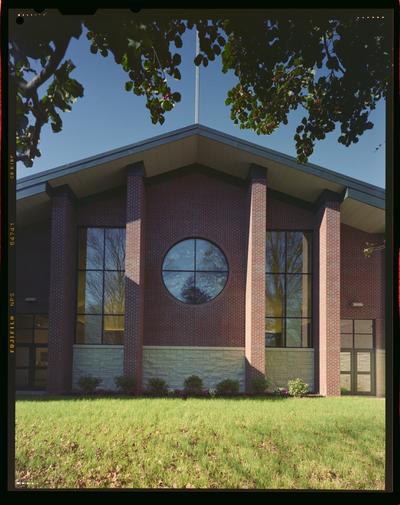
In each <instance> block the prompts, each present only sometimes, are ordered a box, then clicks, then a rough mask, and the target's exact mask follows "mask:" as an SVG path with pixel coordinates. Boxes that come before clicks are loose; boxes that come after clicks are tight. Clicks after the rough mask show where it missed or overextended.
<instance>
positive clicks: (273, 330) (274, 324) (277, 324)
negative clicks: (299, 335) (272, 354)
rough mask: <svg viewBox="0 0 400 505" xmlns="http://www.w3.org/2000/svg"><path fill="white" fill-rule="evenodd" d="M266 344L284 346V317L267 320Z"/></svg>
mask: <svg viewBox="0 0 400 505" xmlns="http://www.w3.org/2000/svg"><path fill="white" fill-rule="evenodd" d="M265 345H267V346H268V347H283V319H266V320H265Z"/></svg>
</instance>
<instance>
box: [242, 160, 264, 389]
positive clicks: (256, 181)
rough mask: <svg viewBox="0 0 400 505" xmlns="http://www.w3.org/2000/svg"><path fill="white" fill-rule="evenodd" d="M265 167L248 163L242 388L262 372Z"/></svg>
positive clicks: (250, 383) (248, 385)
mask: <svg viewBox="0 0 400 505" xmlns="http://www.w3.org/2000/svg"><path fill="white" fill-rule="evenodd" d="M266 201H267V182H266V170H265V169H261V168H259V167H252V168H251V170H250V181H249V187H248V194H247V212H248V223H247V228H248V233H247V237H248V243H247V272H246V309H245V310H246V324H245V343H246V345H245V356H246V389H247V391H251V388H252V380H254V379H256V378H259V377H264V376H265V237H266V219H267V214H266V208H267V205H266Z"/></svg>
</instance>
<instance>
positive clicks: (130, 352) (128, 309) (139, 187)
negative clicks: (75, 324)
mask: <svg viewBox="0 0 400 505" xmlns="http://www.w3.org/2000/svg"><path fill="white" fill-rule="evenodd" d="M143 179H144V167H143V164H142V163H135V164H134V165H131V166H129V167H127V193H126V246H125V248H126V250H125V336H124V374H125V375H131V376H132V375H133V376H134V377H135V381H136V392H138V393H139V392H140V391H141V389H142V361H143V323H144V321H143V316H144V211H145V188H144V180H143Z"/></svg>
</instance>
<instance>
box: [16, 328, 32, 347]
mask: <svg viewBox="0 0 400 505" xmlns="http://www.w3.org/2000/svg"><path fill="white" fill-rule="evenodd" d="M15 336H16V340H17V344H21V343H28V342H32V336H33V335H32V330H31V329H30V330H28V329H22V330H19V329H18V328H17V330H16V332H15Z"/></svg>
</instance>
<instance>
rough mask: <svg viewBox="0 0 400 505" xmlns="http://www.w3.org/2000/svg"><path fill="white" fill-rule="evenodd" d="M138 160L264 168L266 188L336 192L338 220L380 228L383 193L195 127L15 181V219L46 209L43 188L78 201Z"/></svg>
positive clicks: (243, 170) (161, 165) (149, 166)
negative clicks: (66, 189) (63, 189)
mask: <svg viewBox="0 0 400 505" xmlns="http://www.w3.org/2000/svg"><path fill="white" fill-rule="evenodd" d="M139 161H142V162H143V164H144V168H145V173H146V177H152V176H155V175H160V174H162V173H166V172H169V171H172V170H175V169H177V168H180V167H183V166H188V165H192V164H200V165H204V166H208V167H210V168H213V169H215V170H219V171H221V172H224V173H227V174H229V175H232V176H235V177H238V178H240V179H246V177H247V175H248V171H249V168H250V166H251V165H252V164H256V165H259V166H261V167H265V168H267V169H268V188H271V189H273V190H275V191H278V192H280V193H285V194H288V195H290V196H292V197H294V198H297V199H299V200H303V201H305V202H308V203H313V202H315V201H316V200H317V199H318V197H319V195H320V194H321V192H322V191H323V190H330V191H333V192H336V193H340V194H342V195H343V202H342V204H341V220H342V222H344V223H346V224H349V225H350V226H354V227H356V228H359V229H362V230H364V231H368V232H371V233H382V232H384V229H385V190H383V189H381V188H378V187H376V186H373V185H372V184H368V183H365V182H362V181H359V180H357V179H354V178H352V177H348V176H344V175H341V174H338V173H336V172H333V171H331V170H328V169H326V168H323V167H320V166H318V165H314V164H312V163H306V164H300V163H298V162H297V160H296V159H295V158H293V157H291V156H288V155H286V154H283V153H280V152H278V151H274V150H272V149H268V148H266V147H261V146H259V145H257V144H254V143H252V142H248V141H245V140H241V139H239V138H237V137H234V136H232V135H228V134H226V133H222V132H220V131H217V130H214V129H212V128H208V127H206V126H202V125H198V124H196V125H191V126H187V127H184V128H180V129H178V130H174V131H172V132H168V133H165V134H162V135H158V136H155V137H151V138H149V139H146V140H143V141H140V142H136V143H134V144H130V145H128V146H124V147H121V148H117V149H113V150H111V151H107V152H104V153H101V154H98V155H95V156H91V157H89V158H84V159H82V160H79V161H76V162H73V163H68V164H66V165H61V166H59V167H56V168H53V169H51V170H46V171H44V172H40V173H38V174H35V175H31V176H28V177H23V178H22V179H19V180H18V181H17V219H18V220H19V221H20V222H26V221H27V219H28V220H29V217H30V218H31V216H32V212H33V214H38V213H39V214H40V213H41V212H43V211H44V209H45V208H46V207H48V205H49V196H48V194H47V192H46V188H47V185H48V184H50V185H51V186H52V187H56V186H61V185H63V184H68V185H69V186H70V188H71V189H72V190H73V192H74V193H75V195H76V196H77V197H78V198H83V197H86V196H89V195H91V194H93V193H98V192H101V191H105V190H107V189H111V188H113V187H116V186H120V185H123V184H124V183H125V177H126V172H125V168H126V166H127V165H129V164H132V163H136V162H139Z"/></svg>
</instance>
